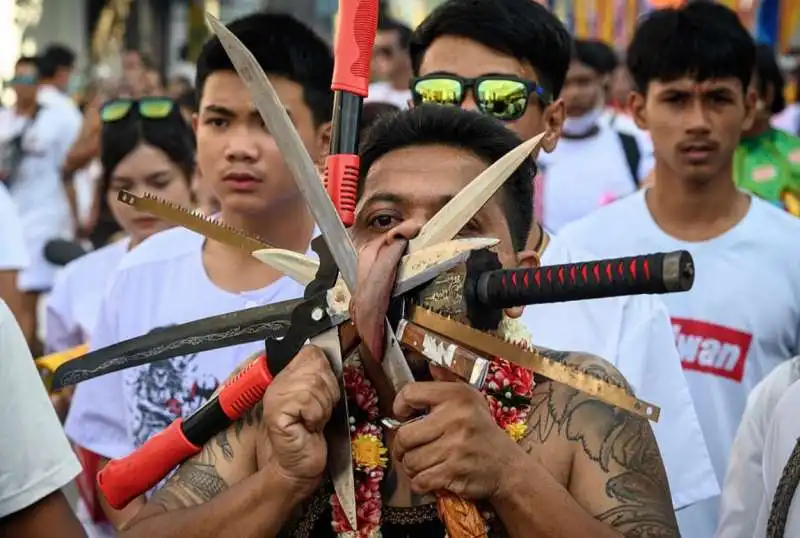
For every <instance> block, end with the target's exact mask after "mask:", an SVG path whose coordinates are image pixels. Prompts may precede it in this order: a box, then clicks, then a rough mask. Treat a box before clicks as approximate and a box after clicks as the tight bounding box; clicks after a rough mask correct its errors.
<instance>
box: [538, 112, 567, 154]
mask: <svg viewBox="0 0 800 538" xmlns="http://www.w3.org/2000/svg"><path fill="white" fill-rule="evenodd" d="M565 118H566V113H565V111H564V100H563V99H557V100H556V102H555V103H553V104H551V105H550V106H548V107H547V108H545V109H544V116H543V117H542V120H543V122H544V129H545V131H544V138H542V149H543V150H545V151H546V152H547V153H551V152H552V151H553V150H554V149H556V144H558V139H559V138H561V132H562V131H563V129H564V119H565Z"/></svg>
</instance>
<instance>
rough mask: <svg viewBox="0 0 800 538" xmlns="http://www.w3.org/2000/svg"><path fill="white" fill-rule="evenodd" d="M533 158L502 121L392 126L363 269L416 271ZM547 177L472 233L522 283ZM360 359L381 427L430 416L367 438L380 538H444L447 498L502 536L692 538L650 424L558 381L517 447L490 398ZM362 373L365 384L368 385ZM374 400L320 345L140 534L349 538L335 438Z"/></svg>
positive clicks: (504, 195) (380, 150) (276, 384)
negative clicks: (381, 462)
mask: <svg viewBox="0 0 800 538" xmlns="http://www.w3.org/2000/svg"><path fill="white" fill-rule="evenodd" d="M520 142H521V141H520V139H519V137H517V136H516V135H515V134H514V133H513V132H511V131H510V130H508V129H505V128H504V127H502V126H501V125H499V124H497V123H496V122H494V121H492V120H491V119H489V118H487V117H485V116H483V115H480V114H476V113H473V112H468V111H462V110H458V109H456V108H445V107H438V106H422V107H417V108H415V109H413V110H410V111H404V112H401V113H399V114H395V115H387V116H385V117H384V118H383V119H381V120H379V121H378V122H377V123H376V124H375V125H374V126H373V127H372V128H371V130H370V134H369V136H368V137H367V139H366V140H365V141H364V143H363V145H362V149H361V152H360V157H361V177H360V185H359V190H358V192H359V200H358V204H357V214H356V219H355V223H354V224H353V226H352V228H351V229H350V233H351V237H352V240H353V243H354V246H355V247H356V249H357V250H358V251H359V252H360V254H359V255H360V256H370V255H372V256H375V259H376V260H380V261H377V263H376V264H377V265H382V266H384V267H385V266H391V265H392V263H395V262H398V261H399V255H400V254H402V251H403V249H402V248H399V249H398V248H397V247H398V246H399V247H403V246H404V245H405V242H406V240H407V239H409V238H410V237H412V236H414V235H415V234H416V233H417V232H418V231H419V230H420V228H421V227H422V226H423V225H424V224H425V223H426V222H428V220H429V219H430V218H431V217H432V216H433V215H434V214H436V212H437V211H439V210H440V209H441V208H442V206H443V205H444V204H445V203H446V202H447V201H448V200H450V199H451V198H452V197H453V196H455V195H456V194H457V193H458V192H459V191H461V190H462V189H463V188H464V187H466V186H467V185H468V184H469V183H470V182H471V181H472V180H473V179H474V178H475V177H476V176H477V175H478V174H480V173H481V172H483V171H484V170H485V169H486V168H487V167H488V166H490V165H491V164H492V163H493V162H495V161H496V160H497V159H499V158H500V157H502V156H503V155H504V154H506V153H507V152H508V151H510V150H512V149H513V148H514V147H516V146H517V145H518V144H519V143H520ZM532 173H533V163H532V162H531V161H527V162H525V163H523V165H522V166H521V167H520V168H519V169H518V170H517V171H516V172H515V173H514V174H512V177H511V178H510V179H509V180H508V181H507V182H506V184H505V185H504V186H503V188H502V189H501V190H500V191H499V192H498V193H496V194H495V195H494V196H493V197H492V198H491V199H490V200H489V201H488V202H487V203H486V204H485V205H484V206H483V208H481V210H480V211H478V213H477V214H476V215H475V216H474V218H473V219H472V220H471V222H470V224H469V225H468V226H467V227H465V228H464V230H462V233H461V234H460V235H462V236H467V237H469V236H472V237H495V238H497V239H499V240H500V243H499V244H498V246H497V252H498V256H499V259H500V261H501V262H502V263H503V265H504V266H506V267H518V266H530V265H531V264H532V263H534V260H535V254H534V253H532V252H530V251H524V245H525V241H526V239H527V236H528V230H529V229H530V225H531V219H532V215H531V196H532V190H531V183H530V175H531V174H532ZM370 253H371V254H370ZM387 256H388V257H389V259H390V261H389V262H387V261H386V257H387ZM362 261H363V260H359V262H360V263H359V264H358V265H359V274H358V281H359V283H362V282H366V281H367V279H368V278H379V279H380V278H381V277H383V279H382V281H381V282H380V285H384V284H385V285H387V286H388V287H389V289H390V287H391V285H392V284H393V282H391V281H390V280H391V279H390V278H386V274H385V273H383V272H381V271H377V272H378V274H377V275H376V274H375V271H373V270H372V269H373V266H374V265H376V264H372V263H361V262H362ZM359 286H360V284H359ZM359 286H357V288H356V296H358V293H359V291H358V290H360V289H361V288H360V287H359ZM440 292H441V290H439V293H437V292H436V291H433V292H428V293H427V294H426V292H423V298H422V300H421V302H422V304H423V306H425V307H427V308H434V309H436V308H438V309H444V310H447V311H449V312H451V313H452V314H453V315H454V316H456V319H458V320H459V321H461V322H463V323H468V322H467V320H466V312H463V309H462V308H460V307H458V306H457V305H459V304H462V297H459V296H457V295H458V294H452V293H451V294H446V293H444V294H443V293H440ZM356 303H358V300H356ZM356 308H358V307H357V306H356ZM373 313H374V312H373ZM520 314H521V309H520V308H513V309H508V310H507V311H506V316H507V323H508V324H509V325H513V323H514V322H513V321H511V319H512V318H514V317H518V316H519V315H520ZM364 315H365V313H364V312H363V311H359V313H358V319H359V330H363V327H366V326H369V325H370V324H371V322H370V320H369V319H365V317H364ZM368 315H369V314H367V316H368ZM381 315H382V314H381ZM508 336H510V334H508ZM362 337H364V334H363V333H362ZM541 352H542V353H544V354H545V355H547V356H548V357H551V358H553V359H555V360H562V361H564V362H565V363H566V364H569V365H572V366H574V367H576V368H578V369H580V370H582V371H584V372H588V371H593V372H594V373H595V375H599V376H601V377H603V378H606V379H609V380H612V381H613V382H615V383H618V384H622V385H625V380H624V377H622V376H621V375H620V374H619V372H617V371H616V369H614V368H613V367H612V366H611V365H609V364H608V363H607V362H605V361H603V360H602V359H599V358H597V357H593V356H589V355H586V354H581V353H566V352H557V351H553V350H545V349H542V350H541ZM345 359H346V364H347V365H353V367H355V368H361V369H362V370H361V371H362V373H361V374H358V375H360V376H363V379H362V381H361V382H360V385H359V386H360V387H361V389H363V391H367V390H369V389H368V387H375V389H374V390H375V391H376V392H375V396H376V398H377V408H376V409H374V410H373V411H374V412H375V413H376V414H379V416H388V417H395V418H397V419H400V420H404V419H406V418H409V417H410V415H412V414H413V413H414V410H427V411H428V413H427V415H426V416H425V417H424V418H422V419H421V420H416V421H413V422H412V423H410V424H409V423H406V424H403V425H401V426H400V427H399V429H398V430H397V431H396V432H387V433H386V434H385V437H384V435H383V432H381V430H380V429H377V427H376V430H365V431H372V432H373V433H372V435H373V436H374V437H375V439H378V436H380V437H382V438H384V439H385V444H386V445H387V447H389V448H390V449H391V450H390V452H389V454H388V455H387V457H388V459H389V460H390V461H389V462H388V463H387V468H386V469H385V478H384V479H383V480H382V482H381V484H380V486H378V487H375V488H372V487H371V485H370V486H369V489H367V493H366V494H364V493H363V491H362V488H358V489H357V493H356V501H357V502H358V503H360V506H358V507H357V512H358V513H359V514H361V516H360V518H359V520H360V522H361V524H362V525H363V526H365V527H362V530H361V532H363V533H365V534H364V535H365V536H371V535H373V534H370V533H371V532H373V531H379V532H381V533H382V535H383V536H386V537H390V536H419V537H425V538H442V537H443V536H444V532H445V529H444V527H443V525H442V523H441V522H440V521H439V517H438V516H437V510H436V508H435V506H436V500H435V498H434V493H435V492H437V491H442V490H447V491H449V492H451V493H453V494H455V495H459V496H462V497H464V498H466V499H469V500H473V501H476V502H482V506H484V510H485V511H486V512H491V514H493V515H491V516H488V517H486V521H487V523H488V525H489V529H490V530H489V535H490V536H493V537H494V536H497V537H508V538H530V537H532V536H542V537H544V536H565V537H567V536H569V537H577V536H591V537H592V538H620V537H622V536H645V535H647V534H648V533H650V535H651V536H662V537H665V538H666V537H670V538H676V537H677V527H676V524H675V516H674V514H673V511H672V504H671V502H670V495H669V487H668V485H667V481H666V475H665V473H664V469H663V464H662V463H661V458H660V456H659V453H658V447H657V446H656V443H655V440H654V438H653V434H652V431H651V429H650V427H649V425H648V423H647V421H646V420H645V419H643V418H641V417H637V416H634V415H632V414H629V413H628V412H626V411H623V410H621V409H618V408H615V407H613V406H610V405H607V404H605V403H601V402H600V401H598V400H595V399H593V398H591V397H588V396H586V395H585V394H581V393H579V392H578V391H576V390H574V389H571V388H568V387H566V386H564V385H560V384H558V383H555V382H550V381H548V380H540V381H538V382H537V384H536V387H535V389H534V391H533V394H532V399H531V400H530V409H527V408H526V407H527V404H521V403H515V404H513V405H514V406H520V407H519V408H518V409H520V412H522V413H523V414H525V415H527V416H528V418H527V423H526V425H525V426H524V427H523V431H524V432H526V433H525V434H524V435H522V436H521V437H522V438H521V439H520V440H519V441H515V440H514V438H512V436H510V435H509V434H508V433H507V432H506V431H504V430H503V429H502V428H501V427H498V425H497V424H496V423H495V419H494V417H493V416H492V415H491V414H490V413H489V412H487V408H488V403H487V401H486V399H485V395H484V394H482V393H481V392H480V391H478V390H477V389H474V388H472V387H471V386H470V385H469V384H467V383H464V382H461V381H457V380H455V379H454V378H453V377H452V374H448V372H447V371H445V370H442V369H439V368H436V367H433V366H430V365H429V363H428V362H427V361H426V360H425V359H424V358H422V357H421V356H419V355H417V354H415V353H414V352H407V353H406V359H407V361H408V363H409V367H410V369H411V370H412V372H413V373H414V376H415V379H416V380H417V382H415V383H411V384H409V385H407V386H406V387H404V388H403V389H402V391H400V393H399V394H395V393H394V391H393V389H391V385H390V384H389V383H388V380H387V379H386V377H385V374H384V373H383V371H382V369H381V368H380V366H379V365H378V363H377V362H376V359H374V358H372V357H371V356H370V355H369V351H367V350H366V349H365V348H364V347H363V346H362V347H361V348H360V350H359V351H357V352H356V353H354V354H353V355H351V356H349V357H346V358H345ZM377 360H380V359H379V358H378V359H377ZM356 365H360V366H356ZM348 368H350V366H348ZM348 371H350V370H348ZM351 372H353V374H354V376H355V375H356V372H358V370H352V371H351ZM348 390H351V389H348ZM365 394H368V393H364V392H362V391H361V390H360V389H359V391H358V392H352V393H349V394H347V395H341V394H339V391H338V387H337V383H336V380H335V377H334V376H333V372H332V370H331V367H330V365H329V363H328V361H327V359H326V358H325V356H324V354H323V353H322V352H321V351H320V350H319V349H318V348H316V347H314V346H310V345H309V346H306V347H304V348H303V349H302V350H301V351H300V352H299V353H298V354H297V356H296V357H295V358H294V359H293V360H292V361H291V362H290V364H289V365H288V366H287V367H286V369H284V370H283V371H282V372H280V373H279V374H277V375H276V377H275V379H274V381H273V382H272V384H271V385H270V387H269V388H268V389H267V390H266V392H265V394H264V397H263V400H262V404H263V405H257V406H256V407H254V408H253V410H252V411H250V412H249V413H248V415H247V418H245V419H242V420H241V421H240V422H238V423H237V424H235V425H232V426H231V428H229V429H228V431H226V432H224V433H222V434H220V435H218V436H217V437H216V439H215V440H213V441H211V442H209V443H207V444H206V445H205V447H204V449H203V451H202V453H201V454H199V455H198V456H196V457H195V458H193V459H191V460H189V461H188V462H186V463H184V464H183V465H182V466H181V467H180V469H179V470H178V472H177V474H176V475H174V477H173V478H172V479H171V480H170V481H169V482H168V483H167V485H166V486H165V487H164V488H163V489H162V490H160V491H159V492H158V493H156V495H155V496H154V497H153V498H152V499H151V500H150V502H149V503H148V504H147V505H146V507H145V508H144V509H143V510H142V512H141V513H140V514H139V516H138V517H137V519H136V520H135V521H134V522H133V523H132V524H131V525H130V527H129V529H128V530H127V531H126V532H125V533H124V534H123V535H122V536H123V537H124V538H134V537H148V538H155V537H168V536H181V537H182V538H200V537H212V536H218V535H220V534H221V533H223V532H225V533H228V534H230V535H231V536H253V537H258V538H261V537H262V536H263V537H266V536H299V535H302V536H314V537H315V538H326V537H335V536H337V534H336V532H335V531H334V530H333V528H332V526H331V518H332V517H335V516H332V510H333V509H332V506H335V502H336V501H334V500H332V498H331V491H330V487H329V485H328V484H327V483H326V482H323V481H322V477H323V475H324V473H325V467H326V463H325V461H326V457H325V453H326V450H327V448H326V445H325V439H324V437H323V434H322V431H323V428H324V426H325V423H326V422H327V420H328V417H330V413H331V410H332V407H333V405H334V404H335V402H336V401H337V400H338V399H339V398H340V397H345V396H346V397H348V399H349V401H350V402H351V403H350V407H351V409H356V407H357V405H358V404H357V403H356V402H358V401H361V402H363V401H364V398H363V397H362V398H359V397H361V396H364V395H365ZM367 398H369V396H367ZM523 399H524V398H523ZM508 405H512V404H508ZM352 417H353V420H354V421H355V422H354V424H355V426H354V428H359V427H361V423H360V422H359V421H360V420H362V419H360V418H358V417H359V415H358V414H357V412H354V413H353V415H352ZM367 420H368V421H369V419H367ZM368 423H369V422H368ZM378 442H380V443H381V444H382V443H383V442H384V441H378ZM378 446H379V448H378V449H376V450H377V451H378V454H380V447H381V445H378ZM355 453H356V451H355V450H354V458H356V456H355ZM362 474H363V473H359V476H361V475H362ZM381 474H383V473H381ZM365 488H366V486H365ZM633 492H635V493H633ZM378 501H379V502H378ZM338 536H349V534H338Z"/></svg>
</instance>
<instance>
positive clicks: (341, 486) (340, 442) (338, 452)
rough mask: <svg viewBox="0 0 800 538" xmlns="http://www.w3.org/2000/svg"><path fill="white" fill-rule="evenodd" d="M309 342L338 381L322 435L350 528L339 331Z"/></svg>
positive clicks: (350, 478)
mask: <svg viewBox="0 0 800 538" xmlns="http://www.w3.org/2000/svg"><path fill="white" fill-rule="evenodd" d="M311 343H313V344H314V345H316V346H319V347H320V348H321V349H322V351H324V352H325V355H326V356H327V357H328V360H329V361H330V363H331V369H332V370H333V373H334V374H335V375H336V379H337V381H338V382H339V391H340V394H341V395H342V397H341V398H340V399H339V402H338V403H337V404H336V407H334V409H333V413H332V414H331V418H330V420H329V421H328V424H327V425H326V427H325V439H326V441H327V443H328V469H329V470H330V473H331V478H332V479H333V489H334V491H336V496H337V497H338V498H339V503H340V504H341V505H342V510H343V511H344V513H345V515H346V516H347V520H348V521H349V522H350V528H351V529H355V528H357V526H356V495H355V484H356V481H355V477H354V475H353V456H352V454H353V447H352V444H351V441H350V413H349V411H348V409H347V397H346V396H345V388H344V365H343V363H342V346H341V343H340V342H339V331H338V330H330V331H325V332H324V333H322V334H320V335H319V336H317V337H315V338H312V339H311Z"/></svg>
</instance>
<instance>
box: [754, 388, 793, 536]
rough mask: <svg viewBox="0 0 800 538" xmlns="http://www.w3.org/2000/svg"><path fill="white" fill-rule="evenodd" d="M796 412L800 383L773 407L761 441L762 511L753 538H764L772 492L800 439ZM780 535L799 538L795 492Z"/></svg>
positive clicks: (772, 496) (770, 507)
mask: <svg viewBox="0 0 800 538" xmlns="http://www.w3.org/2000/svg"><path fill="white" fill-rule="evenodd" d="M798 410H800V383H798V382H795V383H794V384H793V385H792V386H791V387H789V389H788V390H787V391H786V394H784V395H783V398H781V399H780V401H779V402H778V405H777V406H776V407H775V412H774V414H773V415H772V420H771V422H770V426H769V432H768V433H767V438H766V440H765V441H764V472H763V476H762V480H761V483H762V485H763V491H762V492H761V493H762V500H761V510H759V513H758V522H757V524H756V532H755V534H753V535H752V536H755V537H756V538H762V537H765V536H766V532H767V521H768V519H769V515H770V511H771V509H772V500H773V498H774V497H775V490H776V489H777V487H778V482H779V481H780V479H781V475H782V474H783V469H784V467H785V466H786V463H787V462H788V461H789V456H790V455H791V454H792V451H793V450H794V448H795V446H796V445H797V443H798V439H800V420H797V412H798ZM752 487H754V488H756V487H758V485H757V484H753V486H752ZM783 535H784V537H785V538H794V537H796V536H800V490H798V491H795V492H794V499H793V501H792V504H791V505H790V508H789V517H788V519H787V520H786V528H785V529H784V534H783Z"/></svg>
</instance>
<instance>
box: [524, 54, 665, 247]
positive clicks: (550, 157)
mask: <svg viewBox="0 0 800 538" xmlns="http://www.w3.org/2000/svg"><path fill="white" fill-rule="evenodd" d="M603 56H604V54H603V49H600V48H598V47H597V46H596V44H595V43H593V42H591V41H585V40H580V39H578V40H576V41H575V44H574V55H573V58H572V61H571V62H570V66H569V71H567V78H566V80H565V81H564V88H563V90H562V92H561V97H562V98H563V100H564V110H565V112H566V116H567V117H566V119H565V120H564V128H563V132H562V133H561V138H560V139H559V142H558V145H557V146H556V148H555V149H554V150H553V152H552V153H546V154H543V155H542V156H541V157H540V159H539V165H540V166H541V167H542V168H543V171H542V174H543V176H544V181H543V183H542V189H541V192H540V194H539V195H540V196H542V197H543V200H542V204H543V209H544V215H543V220H542V224H544V226H545V228H547V229H548V230H550V231H552V232H554V233H558V231H559V230H560V229H561V228H562V227H564V226H565V225H567V224H569V223H570V222H572V221H574V220H577V219H579V218H581V217H583V216H586V215H588V214H589V213H591V212H592V211H594V210H595V209H597V208H598V207H600V206H602V205H604V204H607V203H610V202H612V201H614V200H616V199H618V198H622V197H623V196H627V195H629V194H631V193H634V192H636V191H637V190H638V188H639V184H640V182H641V180H642V179H644V177H645V176H647V174H648V173H649V172H650V170H651V169H652V167H653V156H652V146H651V145H650V142H649V140H648V139H647V137H646V136H645V135H643V134H642V133H637V134H631V133H627V132H626V133H623V132H621V131H620V130H618V129H617V128H616V127H613V126H611V125H610V123H609V122H608V121H607V118H606V117H605V116H604V114H605V113H606V108H605V89H604V80H605V78H606V75H605V74H604V70H605V69H606V66H605V63H606V62H605V58H604V57H603Z"/></svg>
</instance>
